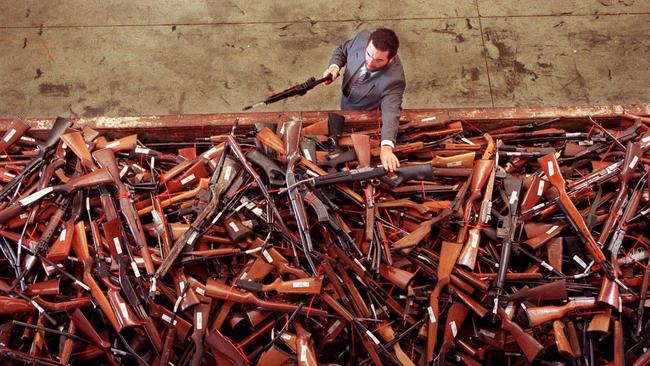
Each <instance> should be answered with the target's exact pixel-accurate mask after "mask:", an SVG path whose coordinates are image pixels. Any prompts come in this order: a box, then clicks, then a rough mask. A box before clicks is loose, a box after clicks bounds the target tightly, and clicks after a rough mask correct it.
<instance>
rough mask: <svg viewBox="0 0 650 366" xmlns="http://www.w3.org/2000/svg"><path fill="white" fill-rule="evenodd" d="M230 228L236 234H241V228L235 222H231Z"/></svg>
mask: <svg viewBox="0 0 650 366" xmlns="http://www.w3.org/2000/svg"><path fill="white" fill-rule="evenodd" d="M228 226H230V228H231V229H232V230H233V231H234V232H236V233H238V232H239V228H238V227H237V224H235V222H234V221H230V222H229V223H228Z"/></svg>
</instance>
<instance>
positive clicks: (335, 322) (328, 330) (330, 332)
mask: <svg viewBox="0 0 650 366" xmlns="http://www.w3.org/2000/svg"><path fill="white" fill-rule="evenodd" d="M339 324H341V321H340V320H338V319H337V320H336V321H334V323H332V325H330V327H329V328H328V329H327V334H332V332H334V330H335V329H336V327H338V326H339Z"/></svg>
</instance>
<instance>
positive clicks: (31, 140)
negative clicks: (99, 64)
mask: <svg viewBox="0 0 650 366" xmlns="http://www.w3.org/2000/svg"><path fill="white" fill-rule="evenodd" d="M20 140H21V141H25V142H36V139H33V138H31V137H27V136H20ZM641 141H643V140H641Z"/></svg>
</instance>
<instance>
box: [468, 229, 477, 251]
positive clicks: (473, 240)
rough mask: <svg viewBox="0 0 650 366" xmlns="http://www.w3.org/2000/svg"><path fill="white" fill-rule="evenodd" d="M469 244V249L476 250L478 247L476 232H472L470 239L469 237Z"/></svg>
mask: <svg viewBox="0 0 650 366" xmlns="http://www.w3.org/2000/svg"><path fill="white" fill-rule="evenodd" d="M469 240H470V242H469V246H470V247H471V248H477V247H478V232H477V231H472V233H471V237H470V239H469Z"/></svg>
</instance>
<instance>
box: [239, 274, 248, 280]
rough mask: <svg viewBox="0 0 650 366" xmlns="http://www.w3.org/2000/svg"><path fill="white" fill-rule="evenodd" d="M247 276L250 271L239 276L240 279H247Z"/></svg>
mask: <svg viewBox="0 0 650 366" xmlns="http://www.w3.org/2000/svg"><path fill="white" fill-rule="evenodd" d="M246 277H248V272H244V273H242V274H241V276H239V279H240V280H245V279H246Z"/></svg>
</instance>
